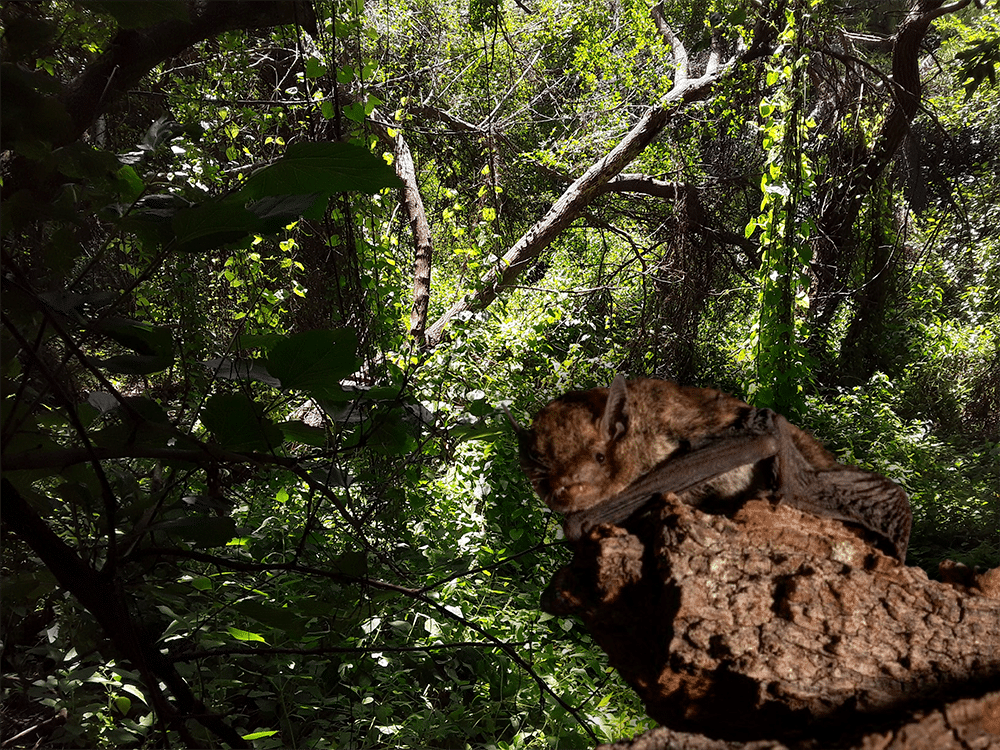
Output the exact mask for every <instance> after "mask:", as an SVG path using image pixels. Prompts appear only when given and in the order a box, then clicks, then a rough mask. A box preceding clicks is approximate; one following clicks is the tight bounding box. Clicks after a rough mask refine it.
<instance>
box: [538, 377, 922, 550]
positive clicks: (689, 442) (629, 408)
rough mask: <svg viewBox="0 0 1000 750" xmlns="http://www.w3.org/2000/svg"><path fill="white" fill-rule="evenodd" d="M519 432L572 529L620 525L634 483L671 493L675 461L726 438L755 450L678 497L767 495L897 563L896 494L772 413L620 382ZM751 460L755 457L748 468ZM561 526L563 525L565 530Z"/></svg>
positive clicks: (581, 395)
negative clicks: (867, 542)
mask: <svg viewBox="0 0 1000 750" xmlns="http://www.w3.org/2000/svg"><path fill="white" fill-rule="evenodd" d="M765 412H766V416H767V419H764V420H762V419H761V417H762V416H763V415H765ZM771 417H773V420H772V419H771ZM761 422H766V423H767V425H768V426H769V431H768V432H756V431H754V430H755V429H756V428H753V427H752V426H751V425H754V424H758V423H761ZM519 433H520V442H521V465H522V468H523V469H524V471H525V473H526V474H527V475H528V478H529V479H530V480H531V483H532V486H533V487H534V489H535V491H536V492H537V493H538V495H539V496H540V497H541V498H542V499H543V500H545V502H546V503H547V504H548V506H549V507H550V508H552V509H553V510H556V511H559V512H560V513H566V514H579V518H582V519H584V520H582V521H580V520H578V521H577V522H576V523H575V524H573V527H574V528H575V529H577V530H581V529H585V528H586V527H587V526H588V525H590V524H589V523H587V521H586V519H587V518H588V517H589V518H592V519H594V522H595V523H596V522H605V521H607V520H608V519H609V517H610V518H612V519H614V520H618V521H622V520H624V519H625V518H626V517H627V516H628V515H631V513H632V512H634V511H635V510H638V508H639V507H641V506H642V505H643V504H645V502H646V501H647V500H648V497H649V496H650V495H652V494H655V491H650V492H639V493H637V492H636V491H635V490H634V489H633V491H632V493H631V494H630V493H628V492H626V490H628V489H629V488H630V487H633V488H634V487H635V485H634V483H635V482H636V481H637V480H639V479H642V480H643V482H642V484H641V487H642V488H643V489H645V488H646V487H648V486H650V483H651V480H652V485H653V486H655V487H656V488H657V489H659V490H660V491H675V490H676V488H677V487H676V485H675V484H671V482H672V481H673V480H674V479H675V477H674V476H673V474H672V471H673V467H674V466H677V465H678V464H677V463H676V460H677V457H679V456H689V457H690V459H685V460H686V462H687V465H689V466H690V465H691V464H692V461H693V460H695V459H696V456H697V455H699V454H698V451H699V449H701V448H703V447H704V446H707V445H714V446H716V448H717V449H719V448H721V449H723V452H724V449H725V446H724V445H723V442H724V441H729V442H730V443H732V444H733V445H734V446H735V445H736V444H737V443H739V446H740V447H739V448H736V447H734V448H733V451H737V450H743V451H746V445H754V444H755V441H757V443H756V444H757V447H758V448H763V449H762V450H757V451H756V452H755V453H753V456H754V457H753V458H748V459H746V460H747V461H749V462H748V463H744V464H743V465H739V464H740V463H741V462H742V459H739V455H742V454H734V455H736V457H737V459H738V460H737V461H736V463H735V464H732V463H731V464H730V465H736V467H737V468H734V469H731V470H727V471H722V472H720V471H715V470H714V469H713V467H712V466H706V467H704V469H703V471H702V472H701V474H702V475H703V476H704V477H705V479H704V481H701V482H700V483H698V484H696V485H694V486H686V487H685V488H684V489H683V490H682V491H680V492H678V494H679V495H680V496H681V498H682V499H683V500H685V501H686V502H689V503H692V504H694V505H700V504H702V503H704V502H707V501H717V500H722V501H726V500H735V499H737V498H740V497H743V496H746V495H748V494H751V493H756V492H759V491H764V490H768V489H776V490H778V491H779V492H780V493H781V495H782V498H783V499H784V500H785V501H787V502H789V503H790V504H792V505H795V506H796V507H799V508H801V509H803V510H807V511H809V512H812V513H815V514H817V515H823V516H830V517H834V518H839V519H841V520H846V521H851V522H853V523H857V524H859V525H861V526H863V527H865V528H867V529H869V530H871V531H874V532H875V533H876V534H878V535H880V536H881V537H882V538H883V539H885V540H886V541H888V542H889V543H890V545H891V548H892V550H893V551H894V552H895V554H896V556H897V557H899V558H900V559H904V558H905V554H906V545H907V542H908V540H909V531H910V510H909V501H908V499H907V498H906V495H905V493H904V492H903V491H902V490H901V489H900V488H899V487H898V486H897V485H895V484H893V483H892V482H890V481H889V480H888V479H885V478H884V477H881V476H879V475H878V474H872V473H870V472H865V471H862V470H860V469H856V468H853V467H848V466H844V465H842V464H839V463H837V461H836V460H835V459H834V458H833V456H832V455H830V453H828V452H827V451H826V450H825V449H824V448H823V446H822V445H820V444H819V443H818V442H817V441H816V440H815V439H814V438H813V437H812V436H810V435H809V434H807V433H805V432H803V431H802V430H800V429H798V428H797V427H795V426H794V425H791V424H789V423H788V422H787V421H785V420H784V419H783V418H781V417H780V416H778V415H774V414H773V413H771V412H768V411H767V410H757V409H754V408H753V407H751V406H750V405H748V404H746V403H745V402H743V401H740V400H739V399H737V398H735V397H733V396H729V395H727V394H725V393H722V392H720V391H716V390H713V389H709V388H692V387H684V386H678V385H676V384H675V383H671V382H669V381H666V380H633V381H631V382H628V383H626V381H625V380H624V379H623V378H622V377H621V376H619V377H617V378H615V382H614V383H612V385H611V387H610V388H594V389H592V390H589V391H573V392H571V393H567V394H566V395H564V396H562V397H561V398H558V399H556V400H555V401H553V402H551V403H550V404H548V405H547V406H546V407H544V408H543V409H542V410H541V411H540V412H539V413H538V414H537V415H536V416H535V419H534V422H533V423H532V426H531V429H530V430H520V431H519ZM755 435H756V436H759V437H754V436H755ZM741 439H742V442H740V440H741ZM764 440H769V441H771V442H770V443H768V444H767V446H769V447H764V443H763V442H759V441H764ZM728 444H729V443H727V444H726V445H728ZM770 446H773V447H770ZM716 453H718V450H717V451H716ZM705 455H711V453H705ZM747 455H750V452H747ZM762 456H766V457H767V459H766V460H760V457H762ZM672 462H675V463H672ZM700 478H701V477H699V479H700ZM660 479H662V482H661V481H660ZM623 493H624V494H623ZM616 498H617V503H615V502H614V499H616ZM609 501H610V502H609ZM609 509H610V510H609ZM570 518H573V515H571V516H570ZM570 527H571V524H570V523H569V522H567V532H569V530H570ZM575 533H579V531H577V532H575Z"/></svg>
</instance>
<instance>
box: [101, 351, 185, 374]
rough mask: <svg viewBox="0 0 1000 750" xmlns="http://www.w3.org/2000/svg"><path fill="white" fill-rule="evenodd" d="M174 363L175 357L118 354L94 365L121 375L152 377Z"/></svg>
mask: <svg viewBox="0 0 1000 750" xmlns="http://www.w3.org/2000/svg"><path fill="white" fill-rule="evenodd" d="M173 361H174V360H173V357H148V356H144V355H141V354H117V355H115V356H114V357H107V358H106V359H95V360H94V363H95V364H96V365H97V366H98V367H102V368H104V369H105V370H107V371H108V372H113V373H116V374H119V375H152V374H153V373H154V372H163V371H164V370H166V369H167V368H168V367H170V365H171V364H173Z"/></svg>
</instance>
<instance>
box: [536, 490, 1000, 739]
mask: <svg viewBox="0 0 1000 750" xmlns="http://www.w3.org/2000/svg"><path fill="white" fill-rule="evenodd" d="M861 534H862V532H861V531H860V530H855V529H853V528H849V527H847V526H845V525H844V524H842V523H840V522H838V521H834V520H831V519H823V518H818V517H815V516H811V515H808V514H804V513H802V512H800V511H797V510H795V509H794V508H790V507H787V506H780V505H779V506H775V505H772V504H771V502H770V501H769V500H768V499H766V498H758V499H754V500H751V501H749V502H748V503H746V505H744V506H743V508H741V509H740V510H739V511H737V512H736V513H735V514H734V515H733V517H732V518H728V517H725V516H714V515H708V514H705V513H702V512H700V511H698V510H696V509H693V508H691V507H690V506H687V505H684V504H682V503H680V502H679V501H677V500H676V498H674V497H672V496H668V497H667V498H665V499H664V500H663V503H662V505H661V506H660V507H659V508H658V509H656V510H655V511H654V512H651V513H648V514H646V515H644V516H643V517H641V518H639V519H638V520H633V521H632V522H630V524H629V526H628V528H627V529H626V528H619V527H608V526H605V527H600V528H599V529H598V530H596V531H595V532H594V533H593V534H592V535H591V536H590V538H589V539H586V540H584V541H583V542H582V543H580V544H579V545H578V547H577V549H576V555H575V557H574V559H573V562H572V563H571V564H570V565H569V566H567V567H565V568H563V569H561V570H560V571H559V572H558V573H557V574H556V575H555V577H554V578H553V580H552V582H551V584H550V586H549V588H548V589H547V591H546V592H545V595H544V596H543V602H542V604H543V608H544V609H546V610H547V611H549V612H551V613H554V614H558V615H561V616H566V615H576V616H579V617H580V618H581V619H582V620H583V621H584V623H585V624H586V626H587V627H588V629H589V630H590V632H591V633H592V634H593V636H594V639H595V640H596V641H597V643H598V644H599V645H600V646H601V648H603V649H604V651H605V652H606V653H607V654H608V657H609V661H610V662H611V664H612V665H613V666H614V667H615V668H616V669H617V670H618V671H619V672H620V673H621V674H622V676H623V677H624V678H625V680H626V681H627V682H628V683H629V684H630V685H631V686H632V688H633V689H634V690H635V691H636V692H637V693H638V694H639V696H640V697H641V698H642V700H643V702H644V704H645V706H646V709H647V711H648V713H649V715H650V716H652V717H653V718H654V719H656V720H657V721H658V722H660V723H661V724H663V725H665V726H667V727H670V728H671V729H674V730H680V731H686V732H695V733H698V734H703V735H706V737H707V738H713V739H725V740H738V741H741V742H747V741H752V740H768V741H769V742H771V743H773V742H774V741H781V742H786V743H802V742H804V741H806V740H809V739H812V740H822V742H821V744H820V746H833V745H834V741H833V738H837V742H839V743H841V744H838V745H837V746H851V744H852V743H854V742H857V743H860V742H861V739H859V738H864V737H866V736H867V735H869V734H872V733H875V732H879V731H880V732H885V731H886V727H892V728H896V729H894V730H893V731H897V734H896V735H892V736H894V737H898V736H902V735H900V734H898V732H901V731H902V730H899V729H898V728H900V727H903V726H906V725H907V724H908V723H909V722H912V721H913V718H912V717H913V714H914V712H916V711H918V710H927V708H928V706H934V707H944V706H945V704H946V703H948V702H950V701H955V700H957V699H959V698H980V697H981V696H983V695H984V694H985V693H986V692H987V691H988V690H997V689H1000V599H998V598H990V594H991V593H993V594H995V593H996V586H993V588H991V585H992V584H995V583H996V580H995V579H996V576H997V575H1000V574H986V575H984V576H980V577H979V578H977V579H975V581H973V582H972V583H970V582H969V580H964V581H963V582H961V583H960V584H949V583H942V582H937V581H931V580H929V579H928V578H927V575H926V574H925V573H924V572H923V571H922V570H920V569H919V568H908V567H905V566H902V565H900V564H899V563H897V562H896V561H894V560H892V559H890V558H888V557H886V556H884V555H883V554H882V553H881V552H879V551H877V550H875V549H874V548H873V547H871V546H869V544H868V543H867V542H866V541H865V539H864V537H863V536H861ZM991 581H992V584H991V583H990V582H991ZM991 700H992V701H993V702H992V703H984V704H982V706H981V707H982V712H983V713H982V716H983V717H986V718H983V719H982V721H981V723H982V724H983V726H987V725H988V726H989V727H992V728H993V729H995V728H996V726H997V724H1000V719H998V718H997V715H996V706H997V702H996V698H995V697H994V698H992V699H991ZM970 705H973V706H974V705H976V704H970ZM935 710H938V711H945V713H947V711H948V710H950V709H945V708H936V709H935ZM955 710H959V709H955ZM961 710H962V711H965V710H966V709H961ZM968 710H969V711H972V712H973V713H975V711H976V710H979V709H974V708H973V709H968ZM990 712H993V713H990ZM942 715H943V714H942ZM990 717H992V718H990ZM991 722H992V723H991ZM939 725H940V721H938V723H937V725H935V726H939ZM906 731H907V732H910V734H909V735H907V736H911V737H913V738H917V737H920V738H923V739H927V738H928V737H931V736H932V735H931V734H930V732H931V729H929V728H925V729H920V728H917V727H916V726H915V727H914V728H912V729H907V730H906ZM935 731H936V730H935ZM865 741H866V742H867V740H865ZM908 742H909V741H908ZM915 742H916V739H914V741H913V742H912V743H910V744H906V745H898V746H899V747H917V746H927V747H930V746H931V745H918V744H914V743H915ZM824 743H825V744H824ZM654 746H655V745H654ZM680 746H682V747H685V746H686V745H683V744H682V745H680ZM696 746H699V747H700V746H704V747H722V746H723V745H711V744H705V745H692V747H696ZM737 746H738V747H739V746H741V745H737ZM779 746H780V745H777V744H764V745H755V747H779ZM789 746H791V745H789ZM857 746H859V747H861V746H865V747H881V746H882V745H880V744H878V743H875V744H866V745H862V744H858V745H857ZM886 746H889V745H886ZM946 746H947V745H941V747H946ZM969 746H970V747H971V746H975V747H980V746H983V745H975V744H970V745H969ZM934 747H937V745H934Z"/></svg>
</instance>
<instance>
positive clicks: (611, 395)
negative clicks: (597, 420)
mask: <svg viewBox="0 0 1000 750" xmlns="http://www.w3.org/2000/svg"><path fill="white" fill-rule="evenodd" d="M627 429H628V389H627V388H626V387H625V378H624V376H623V375H622V374H621V373H618V374H617V375H615V379H614V380H612V381H611V387H610V388H608V402H607V403H606V404H605V405H604V414H603V415H602V416H601V434H602V435H603V436H604V437H605V439H606V440H607V441H608V442H609V443H611V442H614V441H615V440H617V439H618V438H620V437H621V436H622V435H624V434H625V431H626V430H627Z"/></svg>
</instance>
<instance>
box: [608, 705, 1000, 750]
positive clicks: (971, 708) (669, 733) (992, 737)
mask: <svg viewBox="0 0 1000 750" xmlns="http://www.w3.org/2000/svg"><path fill="white" fill-rule="evenodd" d="M834 746H836V747H839V748H842V750H847V749H848V748H850V749H851V750H855V749H856V750H917V749H918V748H919V749H920V750H995V748H997V747H1000V692H992V693H987V694H986V695H984V696H982V697H981V698H964V699H961V700H957V701H954V702H952V703H949V704H947V705H946V706H944V707H942V708H939V709H933V710H930V711H921V712H918V713H916V714H915V715H913V716H912V717H911V718H910V719H909V720H908V721H907V722H906V723H904V724H902V725H901V726H898V727H895V728H893V729H892V730H888V731H876V732H873V733H871V734H869V735H866V736H864V737H860V738H858V739H856V740H854V741H850V742H848V743H846V744H844V743H841V744H837V745H834V743H833V742H830V743H823V742H822V741H820V742H819V743H816V742H815V741H814V740H812V739H810V740H808V741H800V742H789V744H785V743H784V742H778V741H776V740H755V741H752V742H726V741H724V740H713V739H711V738H709V737H706V736H705V735H702V734H689V733H685V732H675V731H673V730H671V729H667V728H666V727H660V728H658V729H653V730H651V731H649V732H646V733H645V734H642V735H640V736H638V737H636V738H635V739H634V740H632V741H630V742H616V743H614V744H612V745H599V746H598V750H795V749H797V748H802V750H805V749H806V748H809V750H818V748H823V747H834Z"/></svg>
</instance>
